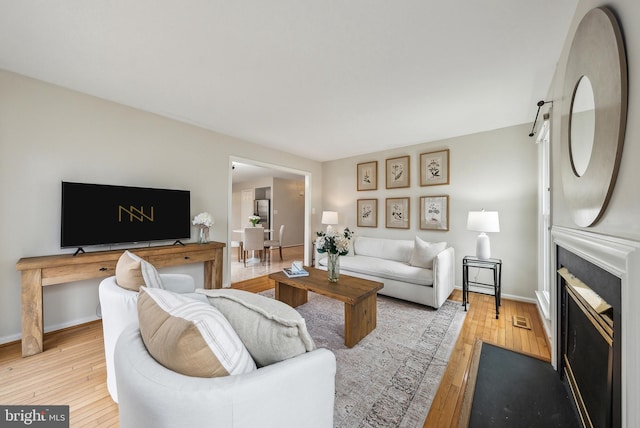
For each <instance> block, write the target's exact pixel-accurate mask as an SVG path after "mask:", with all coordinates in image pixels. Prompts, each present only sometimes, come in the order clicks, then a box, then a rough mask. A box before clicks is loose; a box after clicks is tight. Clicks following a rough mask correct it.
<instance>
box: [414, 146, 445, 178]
mask: <svg viewBox="0 0 640 428" xmlns="http://www.w3.org/2000/svg"><path fill="white" fill-rule="evenodd" d="M438 184H449V149H446V150H440V151H439V152H430V153H422V154H420V185H421V186H436V185H438Z"/></svg>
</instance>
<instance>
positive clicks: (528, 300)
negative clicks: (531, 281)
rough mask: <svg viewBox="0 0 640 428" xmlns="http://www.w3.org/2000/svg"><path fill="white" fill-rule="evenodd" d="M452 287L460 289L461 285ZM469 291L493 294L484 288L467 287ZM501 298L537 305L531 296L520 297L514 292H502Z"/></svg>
mask: <svg viewBox="0 0 640 428" xmlns="http://www.w3.org/2000/svg"><path fill="white" fill-rule="evenodd" d="M454 288H456V289H458V290H460V291H462V287H461V286H457V285H456V286H454ZM469 290H470V291H473V292H474V293H478V294H486V295H488V296H493V293H489V292H487V290H484V289H480V288H478V289H474V288H473V287H470V288H469ZM501 298H503V299H509V300H515V301H516V302H524V303H531V304H532V305H537V303H538V302H537V300H536V299H532V298H531V297H522V296H517V295H515V294H505V293H502V294H501Z"/></svg>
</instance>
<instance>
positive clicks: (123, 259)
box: [116, 250, 164, 291]
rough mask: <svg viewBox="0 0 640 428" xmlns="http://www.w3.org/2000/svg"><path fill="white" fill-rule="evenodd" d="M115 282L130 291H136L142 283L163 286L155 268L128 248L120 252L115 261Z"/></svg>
mask: <svg viewBox="0 0 640 428" xmlns="http://www.w3.org/2000/svg"><path fill="white" fill-rule="evenodd" d="M116 284H118V285H119V286H120V287H122V288H126V289H127V290H131V291H138V290H139V289H140V287H141V286H143V285H146V286H147V287H151V288H164V285H163V284H162V280H161V279H160V274H159V273H158V271H157V270H156V268H155V267H154V266H153V265H152V264H151V263H149V262H148V261H146V260H144V259H143V258H141V257H139V256H137V255H136V254H134V253H132V252H130V251H128V250H127V251H125V252H124V253H122V255H121V256H120V258H119V259H118V263H116Z"/></svg>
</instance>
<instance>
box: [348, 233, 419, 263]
mask: <svg viewBox="0 0 640 428" xmlns="http://www.w3.org/2000/svg"><path fill="white" fill-rule="evenodd" d="M354 250H355V254H356V255H361V256H367V257H378V258H380V259H387V260H394V261H397V262H401V263H408V262H409V258H410V257H411V253H412V251H413V241H411V240H404V239H385V238H370V237H367V236H359V237H358V239H357V240H356V241H355V242H354Z"/></svg>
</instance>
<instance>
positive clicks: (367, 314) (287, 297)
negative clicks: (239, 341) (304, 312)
mask: <svg viewBox="0 0 640 428" xmlns="http://www.w3.org/2000/svg"><path fill="white" fill-rule="evenodd" d="M304 268H305V270H307V271H308V272H309V276H301V277H297V278H289V277H288V276H287V275H285V274H284V273H283V272H276V273H272V274H269V278H271V279H273V280H274V281H275V283H276V299H277V300H280V301H281V302H284V303H286V304H288V305H290V306H292V307H294V308H295V307H296V306H300V305H302V304H303V303H307V294H308V291H313V292H314V293H318V294H321V295H323V296H326V297H330V298H332V299H336V300H339V301H341V302H344V344H345V345H346V346H348V347H349V348H351V347H353V346H354V345H355V344H356V343H358V342H360V340H362V338H363V337H365V336H366V335H367V334H369V333H371V332H372V331H373V330H375V328H376V317H377V307H376V302H377V292H378V290H380V289H382V287H384V285H383V284H382V283H381V282H377V281H370V280H368V279H362V278H356V277H354V276H349V275H343V274H340V279H339V280H338V282H329V280H328V278H327V271H325V270H320V269H316V268H312V267H308V266H305V267H304Z"/></svg>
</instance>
